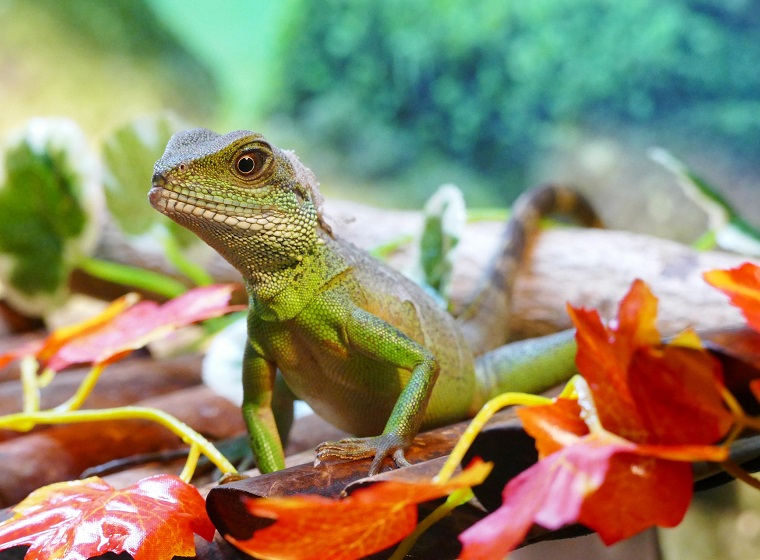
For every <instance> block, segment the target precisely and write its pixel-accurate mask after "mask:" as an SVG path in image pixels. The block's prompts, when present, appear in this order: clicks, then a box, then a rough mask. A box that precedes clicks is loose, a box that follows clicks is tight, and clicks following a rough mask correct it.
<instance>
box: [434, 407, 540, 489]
mask: <svg viewBox="0 0 760 560" xmlns="http://www.w3.org/2000/svg"><path fill="white" fill-rule="evenodd" d="M551 403H552V399H549V398H547V397H542V396H540V395H529V394H527V393H503V394H501V395H499V396H497V397H494V398H492V399H491V400H490V401H488V402H487V403H486V404H484V405H483V408H481V409H480V412H478V413H477V414H476V415H475V418H473V419H472V421H471V422H470V425H469V426H467V429H466V430H465V431H464V433H463V434H462V436H461V437H460V438H459V441H457V444H456V445H455V446H454V449H453V450H452V451H451V454H450V455H449V458H448V459H446V463H444V465H443V467H442V468H441V470H440V472H439V473H438V474H437V475H436V476H435V478H433V482H436V483H439V484H445V483H446V482H448V481H449V479H450V478H451V476H452V475H453V474H454V471H455V470H456V468H457V466H459V463H461V462H462V458H463V457H464V455H465V453H467V450H468V449H469V448H470V445H472V442H473V440H474V439H475V437H476V436H477V435H478V434H479V433H480V431H481V430H482V429H483V426H485V424H486V422H488V421H489V420H490V419H491V417H492V416H493V415H494V414H496V412H498V411H499V410H501V409H502V408H504V407H507V406H515V405H523V406H538V405H545V404H551Z"/></svg>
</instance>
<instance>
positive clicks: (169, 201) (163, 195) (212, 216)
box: [148, 177, 274, 232]
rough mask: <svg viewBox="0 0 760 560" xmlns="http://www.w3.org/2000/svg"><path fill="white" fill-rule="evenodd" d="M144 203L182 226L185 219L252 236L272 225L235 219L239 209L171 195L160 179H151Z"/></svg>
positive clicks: (255, 217)
mask: <svg viewBox="0 0 760 560" xmlns="http://www.w3.org/2000/svg"><path fill="white" fill-rule="evenodd" d="M148 200H149V201H150V204H151V206H153V208H155V209H156V210H158V211H159V212H161V213H162V214H164V215H165V216H168V217H170V218H172V219H173V220H174V221H177V218H178V217H180V216H182V217H183V218H184V219H182V221H183V222H184V221H186V220H188V219H189V220H193V221H203V222H206V223H208V222H216V223H218V224H222V223H223V224H225V225H227V226H231V227H235V228H237V229H241V230H250V231H252V232H256V231H260V230H263V229H267V230H268V229H271V228H272V226H273V225H274V224H269V222H270V221H271V220H270V218H268V217H266V216H265V215H263V214H259V215H251V216H245V215H240V214H237V215H236V212H239V209H238V208H236V207H230V206H229V205H226V204H223V203H219V202H215V201H207V200H204V199H202V198H196V197H194V196H191V195H188V194H184V193H178V192H174V191H173V190H171V189H168V188H166V186H165V184H163V180H162V178H161V177H158V178H154V180H153V186H152V187H151V189H150V190H149V191H148ZM268 224H269V225H268ZM265 226H266V227H265Z"/></svg>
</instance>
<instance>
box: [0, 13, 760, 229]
mask: <svg viewBox="0 0 760 560" xmlns="http://www.w3.org/2000/svg"><path fill="white" fill-rule="evenodd" d="M758 60H760V3H758V2H754V1H751V0H665V1H663V0H627V1H626V2H616V1H614V0H575V1H573V2H557V1H556V0H530V1H511V2H510V1H504V0H483V1H481V2H471V1H470V0H445V1H444V0H442V1H440V2H429V1H424V0H404V1H403V2H402V1H400V0H386V1H384V2H355V1H354V2H352V1H338V0H324V1H320V2H311V1H307V0H281V1H279V2H255V1H250V0H249V1H245V0H227V1H225V2H224V3H218V2H212V1H201V0H199V1H185V0H110V1H107V2H106V1H101V0H76V1H75V0H71V1H56V0H38V1H35V2H28V1H21V0H0V133H5V132H7V131H10V130H11V129H13V128H16V127H18V126H20V125H21V124H23V123H24V122H25V121H26V120H27V119H28V118H30V117H32V116H38V115H63V116H69V117H72V118H73V119H75V120H76V121H77V122H78V123H79V124H80V125H81V126H82V127H83V128H84V130H85V131H86V132H87V134H88V135H89V136H90V137H91V138H92V141H93V143H97V142H98V141H99V140H100V139H101V138H102V137H103V136H104V135H105V134H107V133H108V132H110V131H112V130H113V129H114V128H115V127H117V126H119V125H121V124H124V123H126V122H128V121H130V120H132V119H134V118H137V117H140V116H144V115H150V114H155V113H158V112H161V111H166V110H169V111H172V112H173V113H175V114H177V115H178V116H180V117H181V118H182V119H183V120H184V121H185V122H186V123H188V126H198V125H200V126H206V127H209V128H213V129H215V130H217V131H219V132H225V131H228V130H232V129H239V128H250V129H254V130H257V131H260V132H262V133H264V134H265V135H266V136H267V137H268V138H270V139H271V140H273V141H274V142H275V143H277V144H279V145H281V146H283V147H290V148H295V149H296V150H297V152H298V153H299V155H300V156H301V159H302V160H303V161H304V162H305V163H306V164H307V165H309V166H310V167H312V168H313V169H314V170H315V172H316V173H317V176H318V177H319V178H320V179H321V182H322V185H323V188H324V190H325V192H326V194H327V195H328V196H342V197H348V198H353V199H356V200H361V201H365V202H369V203H374V204H385V205H390V206H400V207H413V208H419V207H420V206H421V205H422V203H423V201H424V200H425V199H426V198H427V197H428V196H429V195H430V194H431V193H432V192H433V191H434V190H435V189H436V188H437V186H438V185H440V184H441V183H444V182H453V183H456V184H457V185H459V186H460V187H461V188H462V189H463V190H464V192H465V196H466V199H467V202H468V204H470V205H472V206H504V205H506V204H507V203H508V202H510V201H511V200H513V199H514V197H515V196H516V195H517V194H518V193H519V192H520V191H522V190H524V189H525V188H527V187H529V186H531V185H532V184H535V183H537V182H539V181H543V180H549V179H552V180H561V181H565V182H571V183H577V184H578V185H579V186H580V187H581V188H582V189H584V190H587V191H589V192H590V193H591V196H592V197H593V198H595V199H596V200H597V203H598V204H600V205H601V206H602V207H603V212H605V214H606V215H607V216H608V221H611V222H612V223H613V224H614V225H616V226H617V227H624V228H627V229H634V230H642V229H644V230H646V231H651V232H653V233H658V234H661V235H668V236H670V237H675V238H680V239H682V240H689V239H690V238H692V237H694V235H696V233H695V232H698V231H699V230H700V228H701V227H702V226H701V220H702V219H703V216H702V215H701V214H700V212H699V210H697V209H696V208H694V209H693V211H687V206H686V205H685V204H684V203H683V200H682V198H680V197H681V194H680V191H679V190H678V189H677V188H676V187H675V184H674V181H673V179H672V177H670V176H669V175H668V174H667V173H664V172H662V171H661V170H660V169H659V168H658V167H657V165H655V164H654V163H652V162H651V161H649V160H648V159H647V158H646V148H647V147H649V146H652V145H660V146H664V147H666V148H667V149H669V150H671V151H672V152H674V153H675V154H677V155H678V156H679V157H681V158H682V159H684V160H685V161H686V162H687V163H688V164H689V165H691V166H692V167H693V168H694V169H695V170H696V171H697V172H698V173H700V174H702V175H704V176H706V177H707V178H708V179H710V180H711V181H712V182H713V183H715V184H717V185H719V186H721V187H724V188H725V189H727V191H728V194H729V197H730V198H731V199H732V200H733V201H734V203H735V204H736V205H737V206H740V207H742V208H748V213H749V216H748V217H749V219H750V220H753V219H754V220H755V221H758V220H760V214H758V213H757V211H756V210H754V208H755V207H756V206H757V205H756V204H753V201H754V198H755V193H754V187H753V185H754V184H755V183H756V179H757V176H758V173H759V171H758V164H757V163H756V161H757V154H758V131H759V130H760V66H759V65H758V64H757V61H758ZM150 173H151V170H150V169H146V170H145V177H146V183H145V184H146V190H147V187H148V181H149V176H150ZM753 212H755V214H754V215H753ZM610 216H611V218H610Z"/></svg>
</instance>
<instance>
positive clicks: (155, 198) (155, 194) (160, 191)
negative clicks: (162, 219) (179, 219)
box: [148, 173, 166, 211]
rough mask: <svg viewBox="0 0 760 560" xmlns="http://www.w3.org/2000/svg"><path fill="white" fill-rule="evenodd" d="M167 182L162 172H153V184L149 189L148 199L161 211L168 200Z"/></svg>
mask: <svg viewBox="0 0 760 560" xmlns="http://www.w3.org/2000/svg"><path fill="white" fill-rule="evenodd" d="M165 184H166V179H165V178H164V176H163V175H162V174H161V173H154V174H153V181H152V185H153V186H152V187H151V189H150V190H149V191H148V201H149V202H150V205H151V206H153V208H155V209H156V210H159V211H162V210H163V209H164V208H165V207H166V200H165V199H164V185H165Z"/></svg>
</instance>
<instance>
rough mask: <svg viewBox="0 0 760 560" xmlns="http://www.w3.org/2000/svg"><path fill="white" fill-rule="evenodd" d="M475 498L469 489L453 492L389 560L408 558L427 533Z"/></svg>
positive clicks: (418, 526) (416, 528)
mask: <svg viewBox="0 0 760 560" xmlns="http://www.w3.org/2000/svg"><path fill="white" fill-rule="evenodd" d="M473 497H474V494H473V493H472V490H470V489H469V488H459V489H458V490H455V491H454V492H452V493H451V495H449V497H448V499H447V500H446V501H445V502H443V503H442V504H441V505H440V506H438V507H437V508H435V509H434V510H433V512H432V513H431V514H430V515H428V516H427V517H426V518H425V519H423V520H422V521H420V522H419V523H418V524H417V527H415V528H414V531H413V532H412V533H411V534H410V535H409V536H407V537H406V538H405V539H404V540H403V541H401V543H400V544H399V545H398V548H396V550H395V551H394V552H393V556H391V557H390V558H389V559H388V560H403V559H404V558H406V555H407V553H408V552H409V551H410V550H411V549H412V547H413V546H414V543H416V542H417V540H418V539H419V538H420V536H421V535H422V534H423V533H424V532H425V531H427V530H428V529H430V527H432V526H433V525H434V524H435V523H438V522H439V521H440V520H441V519H443V518H444V517H446V516H447V515H448V514H449V513H451V512H452V510H454V509H455V508H458V507H459V506H461V505H462V504H466V503H467V502H469V501H470V500H471V499H472V498H473Z"/></svg>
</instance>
